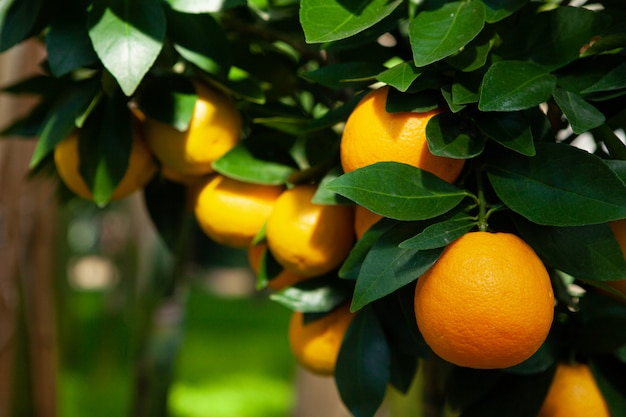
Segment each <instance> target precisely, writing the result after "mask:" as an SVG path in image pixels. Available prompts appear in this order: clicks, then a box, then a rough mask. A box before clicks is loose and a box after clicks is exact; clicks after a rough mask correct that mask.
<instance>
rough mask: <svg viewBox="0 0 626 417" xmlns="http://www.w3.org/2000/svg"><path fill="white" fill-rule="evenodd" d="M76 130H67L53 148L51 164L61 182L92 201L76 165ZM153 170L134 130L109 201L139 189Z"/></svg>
mask: <svg viewBox="0 0 626 417" xmlns="http://www.w3.org/2000/svg"><path fill="white" fill-rule="evenodd" d="M78 140H79V134H78V130H75V131H74V132H72V133H70V135H68V136H67V137H66V138H65V139H63V140H62V141H61V142H59V143H58V144H57V145H56V146H55V148H54V164H55V166H56V169H57V172H58V173H59V176H60V177H61V180H62V181H63V183H64V184H65V185H66V186H67V187H68V188H69V189H70V190H72V191H73V192H74V193H76V194H77V195H78V196H80V197H82V198H84V199H86V200H93V194H92V193H91V190H90V189H89V187H88V186H87V183H86V182H85V180H84V179H83V178H82V176H81V174H80V171H79V165H80V161H79V158H80V154H79V148H78ZM156 171H157V165H156V163H155V161H154V158H153V157H152V154H151V153H150V150H149V149H148V147H147V146H146V144H145V142H144V140H143V138H142V136H141V133H140V132H139V130H138V129H135V130H134V132H133V143H132V146H131V151H130V155H129V159H128V167H127V168H126V173H125V174H124V176H123V177H122V179H121V180H120V182H119V183H118V184H117V186H116V187H115V189H114V190H113V194H112V195H111V198H110V200H111V201H114V200H119V199H122V198H124V197H127V196H129V195H130V194H132V193H134V192H135V191H137V190H140V189H141V188H143V187H144V186H145V185H146V184H147V183H148V182H149V181H150V179H151V178H152V176H153V175H154V174H155V173H156Z"/></svg>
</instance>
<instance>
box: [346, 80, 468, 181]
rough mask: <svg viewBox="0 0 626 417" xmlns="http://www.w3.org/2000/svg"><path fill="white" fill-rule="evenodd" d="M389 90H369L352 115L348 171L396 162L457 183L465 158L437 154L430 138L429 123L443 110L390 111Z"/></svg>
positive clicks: (347, 154)
mask: <svg viewBox="0 0 626 417" xmlns="http://www.w3.org/2000/svg"><path fill="white" fill-rule="evenodd" d="M388 92H389V87H388V86H385V87H382V88H379V89H377V90H373V91H371V92H369V93H368V94H367V95H366V96H365V97H363V99H362V100H361V101H360V102H359V103H358V104H357V106H356V107H355V109H354V110H353V112H352V113H351V114H350V117H348V120H347V121H346V125H345V127H344V130H343V135H342V138H341V150H340V152H341V165H342V167H343V170H344V172H350V171H353V170H355V169H357V168H362V167H364V166H367V165H371V164H374V163H376V162H382V161H393V162H402V163H405V164H409V165H413V166H415V167H418V168H421V169H423V170H426V171H428V172H431V173H433V174H435V175H437V176H438V177H440V178H442V179H444V180H446V181H448V182H450V183H452V182H454V181H455V180H456V179H457V177H458V176H459V174H460V173H461V170H462V169H463V165H464V163H465V160H463V159H453V158H445V157H440V156H435V155H433V154H432V153H431V152H430V150H429V149H428V142H427V140H426V125H427V124H428V121H429V120H430V118H431V117H433V116H434V115H436V114H437V113H439V111H438V110H433V111H429V112H426V113H412V112H401V113H388V112H387V111H386V110H385V105H386V103H387V94H388Z"/></svg>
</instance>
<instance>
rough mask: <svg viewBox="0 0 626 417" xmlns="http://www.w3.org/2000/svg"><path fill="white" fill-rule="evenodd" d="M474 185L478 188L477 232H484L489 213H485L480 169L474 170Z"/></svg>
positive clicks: (485, 207) (485, 205) (485, 202)
mask: <svg viewBox="0 0 626 417" xmlns="http://www.w3.org/2000/svg"><path fill="white" fill-rule="evenodd" d="M476 184H477V187H478V230H480V231H481V232H486V231H487V229H488V227H489V224H488V222H487V219H488V218H489V214H490V212H488V211H487V201H486V200H485V187H484V185H483V176H482V169H477V170H476Z"/></svg>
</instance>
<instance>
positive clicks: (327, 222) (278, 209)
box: [266, 184, 354, 277]
mask: <svg viewBox="0 0 626 417" xmlns="http://www.w3.org/2000/svg"><path fill="white" fill-rule="evenodd" d="M316 190H317V187H316V186H314V185H308V184H301V185H296V186H295V187H293V188H291V189H288V190H286V191H285V192H283V193H282V195H281V196H280V197H279V198H278V200H276V204H275V205H274V209H273V210H272V213H271V214H270V216H269V218H268V219H267V226H266V240H267V244H268V247H269V249H270V251H272V254H273V255H274V258H275V259H276V261H277V262H278V263H279V264H281V265H282V266H283V267H284V268H285V269H287V270H290V271H292V272H294V273H296V274H298V275H302V276H306V277H312V276H316V275H322V274H325V273H327V272H330V271H332V270H333V269H335V268H337V267H339V266H340V265H341V263H342V262H343V261H344V260H345V259H346V257H347V256H348V254H349V253H350V250H351V249H352V245H353V243H354V226H353V209H352V207H351V206H349V205H323V204H315V203H313V202H312V201H311V200H312V198H313V196H314V195H315V192H316Z"/></svg>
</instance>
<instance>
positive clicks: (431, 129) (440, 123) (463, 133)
mask: <svg viewBox="0 0 626 417" xmlns="http://www.w3.org/2000/svg"><path fill="white" fill-rule="evenodd" d="M426 138H427V139H428V149H429V150H430V152H432V154H433V155H437V156H443V157H447V158H457V159H468V158H472V157H475V156H477V155H480V154H481V153H482V151H483V149H484V147H485V137H484V136H483V135H482V134H480V132H478V129H477V128H476V126H474V124H473V123H472V122H471V121H468V120H463V119H461V118H459V117H457V116H455V115H454V114H453V113H439V114H437V115H435V116H433V117H432V118H431V119H430V120H429V121H428V124H427V125H426Z"/></svg>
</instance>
